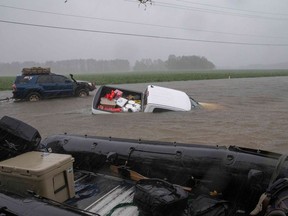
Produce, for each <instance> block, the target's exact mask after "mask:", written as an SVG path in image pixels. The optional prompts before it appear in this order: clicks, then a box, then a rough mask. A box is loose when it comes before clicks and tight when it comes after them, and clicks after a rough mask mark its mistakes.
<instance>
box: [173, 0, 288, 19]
mask: <svg viewBox="0 0 288 216" xmlns="http://www.w3.org/2000/svg"><path fill="white" fill-rule="evenodd" d="M176 1H179V2H185V3H189V4H195V5H203V6H208V7H214V8H221V9H228V10H235V11H242V12H248V13H258V14H267V15H276V16H279V15H280V16H288V14H282V13H271V12H264V11H253V10H243V9H238V8H237V9H236V8H231V7H221V6H216V5H211V4H204V3H198V2H197V3H196V2H191V1H187V0H176Z"/></svg>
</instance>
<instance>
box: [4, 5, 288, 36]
mask: <svg viewBox="0 0 288 216" xmlns="http://www.w3.org/2000/svg"><path fill="white" fill-rule="evenodd" d="M0 7H4V8H10V9H15V10H22V11H29V12H36V13H43V14H51V15H60V16H66V17H75V18H84V19H92V20H101V21H107V22H118V23H126V24H133V25H142V26H152V27H161V28H169V29H179V30H185V31H198V32H208V33H216V34H226V35H234V36H248V37H261V38H287V37H279V36H262V35H252V34H240V33H229V32H222V31H209V30H201V29H196V28H184V27H175V26H167V25H157V24H149V23H143V22H133V21H124V20H117V19H105V18H98V17H90V16H82V15H75V14H65V13H56V12H51V11H43V10H34V9H27V8H20V7H14V6H8V5H0Z"/></svg>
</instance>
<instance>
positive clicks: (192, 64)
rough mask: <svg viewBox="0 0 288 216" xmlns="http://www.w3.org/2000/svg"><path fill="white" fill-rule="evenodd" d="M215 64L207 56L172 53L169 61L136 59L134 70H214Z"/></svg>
mask: <svg viewBox="0 0 288 216" xmlns="http://www.w3.org/2000/svg"><path fill="white" fill-rule="evenodd" d="M214 68H215V65H214V64H213V63H212V62H210V61H208V60H207V59H206V58H205V57H199V56H195V55H193V56H175V55H170V56H169V57H168V60H167V61H162V60H160V59H158V60H151V59H142V60H141V61H136V63H135V65H134V67H133V70H134V71H167V70H168V71H173V70H174V71H175V70H180V71H187V70H212V69H214Z"/></svg>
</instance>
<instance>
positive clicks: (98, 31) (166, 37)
mask: <svg viewBox="0 0 288 216" xmlns="http://www.w3.org/2000/svg"><path fill="white" fill-rule="evenodd" d="M0 22H2V23H8V24H15V25H23V26H32V27H40V28H49V29H59V30H60V29H61V30H70V31H79V32H90V33H100V34H111V35H122V36H133V37H145V38H154V39H167V40H179V41H190V42H203V43H215V44H234V45H249V46H288V44H268V43H248V42H232V41H217V40H201V39H191V38H178V37H169V36H157V35H146V34H133V33H124V32H111V31H100V30H92V29H79V28H69V27H60V26H50V25H42V24H33V23H23V22H15V21H8V20H1V19H0Z"/></svg>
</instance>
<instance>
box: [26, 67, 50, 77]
mask: <svg viewBox="0 0 288 216" xmlns="http://www.w3.org/2000/svg"><path fill="white" fill-rule="evenodd" d="M50 73H51V70H50V68H43V67H32V68H23V69H22V74H23V75H37V74H50Z"/></svg>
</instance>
